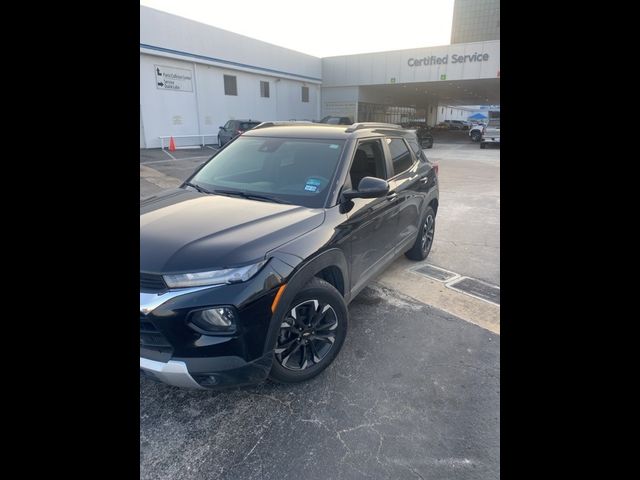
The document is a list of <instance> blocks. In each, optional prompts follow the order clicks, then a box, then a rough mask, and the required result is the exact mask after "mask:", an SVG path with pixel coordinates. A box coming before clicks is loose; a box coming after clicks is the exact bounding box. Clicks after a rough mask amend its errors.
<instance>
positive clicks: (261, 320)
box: [140, 258, 292, 388]
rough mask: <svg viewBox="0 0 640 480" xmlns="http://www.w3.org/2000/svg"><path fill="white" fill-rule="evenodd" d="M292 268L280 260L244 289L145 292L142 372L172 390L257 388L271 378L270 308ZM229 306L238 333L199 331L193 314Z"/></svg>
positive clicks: (241, 286) (142, 301) (240, 286)
mask: <svg viewBox="0 0 640 480" xmlns="http://www.w3.org/2000/svg"><path fill="white" fill-rule="evenodd" d="M291 268H292V267H290V266H288V265H286V264H283V263H282V262H280V261H279V260H277V259H276V258H272V259H271V261H270V262H269V263H268V264H267V265H266V266H265V267H264V268H263V270H261V271H260V272H259V273H258V274H256V276H255V277H253V278H252V279H251V280H249V281H248V282H245V283H239V284H231V285H220V286H207V287H194V288H185V289H175V290H169V291H164V292H159V293H153V292H143V291H141V292H140V371H141V373H142V374H144V375H145V376H148V377H150V378H152V379H154V380H158V381H161V382H164V383H166V384H169V385H173V386H177V387H187V388H203V387H205V388H223V387H228V386H235V385H244V384H251V383H258V382H260V381H262V380H264V379H266V377H267V376H268V374H269V371H270V369H271V364H272V361H273V345H270V344H269V342H268V341H267V334H268V332H269V329H270V326H271V323H272V322H274V321H275V320H274V316H273V312H272V311H271V306H272V303H273V300H274V298H275V295H276V293H277V290H278V287H279V285H281V284H282V283H283V281H284V279H285V278H286V277H287V276H288V274H289V273H290V270H291ZM215 306H230V307H232V308H234V309H235V311H236V328H235V330H233V331H230V332H228V333H213V332H211V333H205V332H202V331H196V330H195V329H194V328H192V327H191V326H190V324H189V321H188V319H189V315H190V313H191V312H193V311H194V310H200V309H203V308H211V307H215Z"/></svg>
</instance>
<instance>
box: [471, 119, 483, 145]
mask: <svg viewBox="0 0 640 480" xmlns="http://www.w3.org/2000/svg"><path fill="white" fill-rule="evenodd" d="M483 128H484V123H477V124H475V125H471V128H470V129H469V137H471V140H472V141H474V142H479V141H480V139H481V138H482V129H483Z"/></svg>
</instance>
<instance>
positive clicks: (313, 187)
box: [304, 178, 322, 192]
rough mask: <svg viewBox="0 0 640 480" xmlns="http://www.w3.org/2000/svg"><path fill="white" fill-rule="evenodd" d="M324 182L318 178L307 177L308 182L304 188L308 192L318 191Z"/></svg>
mask: <svg viewBox="0 0 640 480" xmlns="http://www.w3.org/2000/svg"><path fill="white" fill-rule="evenodd" d="M321 183H322V182H321V181H320V180H318V179H317V178H308V179H307V184H306V185H305V187H304V189H305V190H306V191H307V192H317V191H318V187H319V186H320V184H321Z"/></svg>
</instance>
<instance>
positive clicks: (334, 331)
mask: <svg viewBox="0 0 640 480" xmlns="http://www.w3.org/2000/svg"><path fill="white" fill-rule="evenodd" d="M348 323H349V313H348V311H347V306H346V304H345V302H344V298H342V295H340V292H338V290H336V289H335V288H334V287H333V285H331V284H330V283H328V282H326V281H324V280H322V279H320V278H317V277H314V278H313V279H312V280H310V281H309V283H307V284H306V285H305V286H304V287H303V288H302V290H301V291H300V292H299V293H298V294H297V295H296V296H295V298H294V299H293V301H292V302H291V305H289V308H288V310H287V313H286V314H285V315H284V318H283V319H282V322H281V326H280V331H279V333H278V338H277V340H276V345H275V354H274V358H273V366H272V367H271V373H270V374H269V378H270V379H271V380H273V381H275V382H279V383H298V382H304V381H306V380H309V379H311V378H313V377H315V376H316V375H318V374H319V373H320V372H322V371H323V370H324V369H325V368H327V367H328V366H329V365H331V363H332V362H333V360H334V359H335V358H336V356H337V355H338V353H339V352H340V349H341V348H342V345H343V343H344V340H345V338H346V336H347V327H348Z"/></svg>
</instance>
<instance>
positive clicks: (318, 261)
mask: <svg viewBox="0 0 640 480" xmlns="http://www.w3.org/2000/svg"><path fill="white" fill-rule="evenodd" d="M274 256H275V257H277V254H275V255H274ZM291 258H292V256H287V260H288V261H290V259H291ZM292 266H293V265H292ZM330 266H335V267H337V268H338V269H339V270H340V272H341V273H342V278H343V279H344V285H345V290H346V291H345V295H344V297H345V303H347V304H348V303H349V302H350V300H351V294H350V292H349V291H348V289H349V287H348V286H349V285H350V284H351V283H350V281H349V269H348V267H347V259H346V258H345V255H344V252H343V251H342V250H340V249H339V248H331V249H329V250H325V251H324V252H322V253H320V254H318V255H316V256H315V257H313V258H312V259H310V260H307V261H304V262H302V261H301V262H300V264H299V265H297V266H293V267H294V270H293V272H292V274H291V275H290V277H289V278H288V279H287V281H286V286H285V289H284V291H283V293H282V297H281V298H280V301H279V302H278V306H277V308H276V310H275V311H274V312H273V315H272V317H271V323H270V325H269V330H268V332H267V336H266V339H265V345H264V352H265V354H267V353H273V350H274V349H275V344H276V339H277V337H278V331H279V330H280V324H281V323H282V319H283V318H284V316H285V314H286V313H287V310H288V308H289V305H291V303H292V302H293V299H294V298H295V297H296V295H297V294H298V292H300V290H302V288H303V287H304V286H305V285H306V284H307V283H309V281H310V280H311V279H312V278H313V277H314V276H316V274H318V272H320V271H322V270H323V269H325V268H326V267H330Z"/></svg>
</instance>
